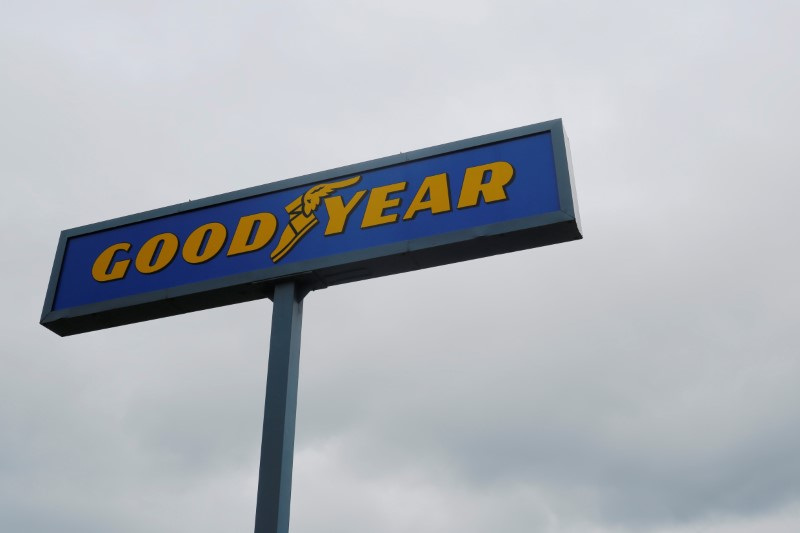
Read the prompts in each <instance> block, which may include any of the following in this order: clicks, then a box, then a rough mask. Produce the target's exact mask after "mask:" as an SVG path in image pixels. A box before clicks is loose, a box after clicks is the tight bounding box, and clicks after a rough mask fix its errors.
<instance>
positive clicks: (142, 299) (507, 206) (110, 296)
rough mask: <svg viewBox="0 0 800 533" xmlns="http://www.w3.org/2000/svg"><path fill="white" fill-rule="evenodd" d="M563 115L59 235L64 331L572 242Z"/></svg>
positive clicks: (48, 319)
mask: <svg viewBox="0 0 800 533" xmlns="http://www.w3.org/2000/svg"><path fill="white" fill-rule="evenodd" d="M580 237H581V235H580V229H579V226H578V222H577V209H576V205H575V202H574V197H573V192H572V181H571V177H570V173H569V161H568V153H567V147H566V138H565V136H564V133H563V129H562V127H561V121H559V120H556V121H552V122H547V123H543V124H538V125H534V126H527V127H524V128H518V129H516V130H510V131H507V132H502V133H497V134H493V135H487V136H484V137H479V138H476V139H470V140H467V141H461V142H457V143H451V144H449V145H443V146H439V147H435V148H429V149H425V150H419V151H417V152H412V153H408V154H401V155H398V156H393V157H388V158H384V159H380V160H375V161H370V162H367V163H361V164H358V165H352V166H350V167H344V168H341V169H335V170H331V171H326V172H321V173H317V174H313V175H309V176H303V177H300V178H294V179H291V180H287V181H283V182H278V183H273V184H269V185H265V186H262V187H256V188H253V189H248V190H244V191H238V192H235V193H230V194H226V195H221V196H218V197H212V198H208V199H205V200H200V201H196V202H190V203H188V204H183V205H179V206H173V207H170V208H164V209H160V210H156V211H152V212H148V213H142V214H139V215H133V216H130V217H125V218H121V219H117V220H112V221H108V222H103V223H99V224H94V225H91V226H87V227H83V228H76V229H73V230H67V231H65V232H63V233H62V236H61V241H60V243H59V249H58V253H57V257H56V262H55V265H54V269H53V275H52V277H51V283H50V288H49V290H48V295H47V300H46V302H45V309H44V312H43V316H42V323H43V324H44V325H45V326H47V327H49V328H50V329H52V330H53V331H55V332H56V333H59V334H62V335H69V334H73V333H80V332H83V331H91V330H94V329H100V328H105V327H111V326H115V325H120V324H126V323H130V322H136V321H141V320H148V319H151V318H157V317H161V316H168V315H173V314H178V313H184V312H188V311H194V310H197V309H203V308H209V307H214V306H218V305H225V304H228V303H235V302H240V301H245V300H251V299H255V298H262V297H270V296H271V290H272V287H273V286H274V284H275V282H276V280H279V279H280V280H286V279H295V280H297V281H299V282H301V283H302V284H304V285H305V286H307V287H308V289H317V288H321V287H325V286H328V285H333V284H337V283H343V282H347V281H354V280H357V279H365V278H370V277H375V276H382V275H386V274H392V273H397V272H403V271H408V270H414V269H418V268H425V267H427V266H434V265H440V264H444V263H449V262H455V261H462V260H465V259H472V258H475V257H481V256H486V255H491V254H496V253H503V252H508V251H513V250H519V249H523V248H530V247H534V246H541V245H544V244H551V243H555V242H563V241H567V240H573V239H579V238H580Z"/></svg>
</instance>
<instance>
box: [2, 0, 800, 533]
mask: <svg viewBox="0 0 800 533" xmlns="http://www.w3.org/2000/svg"><path fill="white" fill-rule="evenodd" d="M796 6H797V4H796V3H795V2H791V1H786V2H778V1H764V2H745V1H741V2H734V1H724V2H723V1H719V2H711V1H706V2H698V1H691V2H689V1H687V2H683V1H671V2H634V1H631V2H621V1H614V2H589V1H584V2H577V1H576V2H555V1H552V2H536V1H522V0H518V1H510V0H509V1H498V0H492V1H478V0H474V1H473V0H469V1H467V0H460V1H449V2H438V1H436V0H425V1H417V0H403V1H402V2H369V1H341V2H323V1H317V2H311V1H296V2H291V3H289V2H281V3H278V2H246V1H229V2H210V1H198V0H193V1H186V2H177V1H176V2H163V1H159V2H155V1H143V0H137V1H132V0H118V1H115V2H105V1H78V0H76V1H72V2H57V1H49V2H48V1H44V2H42V1H34V0H24V1H15V0H6V1H5V2H4V3H3V4H2V7H1V8H0V10H1V11H0V177H1V178H2V184H3V194H2V195H1V196H0V221H2V224H3V228H4V230H3V231H2V233H0V244H1V245H2V250H3V253H2V254H0V267H1V268H2V276H1V277H0V291H1V293H2V295H3V298H2V302H3V303H2V306H1V307H0V334H1V335H2V353H1V354H0V365H2V366H0V391H2V392H1V393H0V394H2V401H0V531H3V532H9V533H16V532H24V533H28V532H44V533H47V532H59V533H72V532H76V533H77V532H80V533H94V532H97V533H101V532H102V533H106V532H111V531H113V532H123V533H127V532H148V533H162V532H164V533H166V532H174V531H193V532H197V533H203V532H220V531H252V529H253V522H254V512H255V498H256V485H257V472H258V460H259V446H260V435H261V423H262V414H263V399H264V389H265V382H266V369H267V350H268V342H269V334H270V332H269V327H270V315H271V309H272V304H271V303H270V302H269V301H268V300H264V301H257V302H251V303H247V304H241V305H236V306H231V307H226V308H221V309H216V310H211V311H201V312H197V313H192V314H189V315H184V316H180V317H173V318H167V319H162V320H158V321H153V322H148V323H142V324H136V325H131V326H125V327H120V328H115V329H111V330H105V331H100V332H94V333H88V334H84V335H78V336H74V337H69V338H60V337H58V336H56V335H55V334H53V333H51V332H50V331H48V330H46V329H45V328H43V327H41V326H40V325H39V324H38V321H39V315H40V313H41V307H42V303H43V301H44V296H45V291H46V287H47V282H48V278H49V274H50V269H51V266H52V261H53V257H54V254H55V248H56V243H57V241H58V236H59V232H60V231H61V230H63V229H67V228H71V227H75V226H80V225H84V224H89V223H93V222H98V221H102V220H106V219H109V218H115V217H118V216H122V215H127V214H132V213H137V212H140V211H145V210H149V209H154V208H158V207H162V206H166V205H171V204H176V203H180V202H184V201H187V200H189V199H198V198H203V197H206V196H210V195H214V194H219V193H224V192H228V191H232V190H237V189H241V188H245V187H250V186H254V185H259V184H263V183H268V182H272V181H277V180H281V179H285V178H290V177H294V176H298V175H301V174H305V173H308V172H313V171H320V170H325V169H328V168H333V167H337V166H341V165H345V164H349V163H356V162H360V161H365V160H368V159H373V158H376V157H382V156H388V155H393V154H396V153H399V152H405V151H409V150H413V149H417V148H423V147H426V146H431V145H435V144H440V143H444V142H449V141H455V140H459V139H464V138H468V137H472V136H476V135H480V134H484V133H491V132H495V131H500V130H505V129H508V128H512V127H517V126H522V125H526V124H532V123H537V122H542V121H545V120H550V119H553V118H563V120H564V125H565V128H566V131H567V134H568V135H569V137H570V141H571V145H572V157H573V166H574V174H575V179H576V184H577V194H578V200H579V206H580V211H581V219H582V224H583V230H584V236H585V238H584V240H582V241H577V242H571V243H566V244H559V245H556V246H551V247H547V248H540V249H535V250H528V251H524V252H518V253H514V254H507V255H503V256H496V257H492V258H488V259H482V260H476V261H471V262H468V263H461V264H456V265H449V266H445V267H439V268H435V269H430V270H426V271H421V272H414V273H409V274H402V275H398V276H393V277H388V278H382V279H377V280H371V281H365V282H359V283H355V284H349V285H343V286H338V287H334V288H329V289H326V290H323V291H319V292H314V293H312V294H310V295H309V296H308V297H307V299H306V301H305V316H304V324H303V326H304V328H303V339H302V353H301V357H300V360H301V363H300V364H301V368H300V392H299V405H298V413H297V440H296V446H295V470H294V474H295V476H294V489H293V493H292V518H291V531H292V532H293V533H312V532H313V533H317V532H339V533H374V532H388V533H400V532H403V533H405V532H409V531H419V532H432V533H440V532H441V533H443V532H458V533H478V532H487V531H492V532H504V533H523V532H524V533H528V532H539V531H542V532H569V533H583V532H590V533H610V532H647V533H689V532H714V533H716V532H722V533H744V532H751V531H759V532H766V533H772V532H781V533H783V532H787V531H800V401H798V400H800V341H798V329H799V327H800V321H798V310H797V307H798V303H797V302H798V300H799V299H800V283H798V280H797V272H798V257H799V256H800V253H798V244H799V243H800V239H798V231H797V222H796V219H797V214H796V213H797V202H798V198H800V186H799V185H798V178H799V177H800V162H798V161H799V159H798V149H797V139H798V135H797V124H798V122H800V104H798V101H799V97H798V95H800V60H799V59H798V57H799V56H798V50H800V32H798V28H797V22H798V20H800V7H796Z"/></svg>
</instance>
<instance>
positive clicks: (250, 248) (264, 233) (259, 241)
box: [228, 213, 278, 256]
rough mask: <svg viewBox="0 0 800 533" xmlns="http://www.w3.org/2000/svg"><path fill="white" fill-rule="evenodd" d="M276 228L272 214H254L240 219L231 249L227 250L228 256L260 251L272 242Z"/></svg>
mask: <svg viewBox="0 0 800 533" xmlns="http://www.w3.org/2000/svg"><path fill="white" fill-rule="evenodd" d="M277 228H278V219H277V218H275V215H273V214H272V213H256V214H255V215H248V216H246V217H242V218H240V219H239V225H237V226H236V231H235V232H234V233H233V239H231V247H230V248H228V256H231V255H238V254H243V253H246V252H255V251H256V250H260V249H261V248H263V247H265V246H266V245H267V244H268V243H269V241H271V240H272V237H274V236H275V230H276V229H277ZM254 229H255V233H254Z"/></svg>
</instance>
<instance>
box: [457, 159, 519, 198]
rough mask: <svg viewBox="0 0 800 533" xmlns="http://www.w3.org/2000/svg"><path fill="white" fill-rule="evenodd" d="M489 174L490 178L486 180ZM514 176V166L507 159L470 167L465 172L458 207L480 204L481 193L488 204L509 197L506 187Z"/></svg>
mask: <svg viewBox="0 0 800 533" xmlns="http://www.w3.org/2000/svg"><path fill="white" fill-rule="evenodd" d="M487 174H489V178H488V179H486V180H485V181H484V179H485V178H486V175H487ZM513 178H514V167H512V166H511V165H510V164H509V163H507V162H505V161H497V162H495V163H489V164H488V165H479V166H477V167H469V168H468V169H467V170H466V172H465V173H464V184H463V185H462V186H461V195H460V196H459V198H458V208H459V209H463V208H465V207H474V206H476V205H478V199H479V197H480V196H481V195H483V200H484V201H485V202H486V203H487V204H490V203H492V202H499V201H501V200H506V199H508V195H507V194H506V189H505V187H506V185H508V184H509V183H511V180H512V179H513Z"/></svg>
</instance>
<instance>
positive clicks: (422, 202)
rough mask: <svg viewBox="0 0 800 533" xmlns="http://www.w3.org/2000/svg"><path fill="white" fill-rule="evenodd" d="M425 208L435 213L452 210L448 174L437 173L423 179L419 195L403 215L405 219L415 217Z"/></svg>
mask: <svg viewBox="0 0 800 533" xmlns="http://www.w3.org/2000/svg"><path fill="white" fill-rule="evenodd" d="M426 198H427V200H426ZM425 210H430V212H431V213H432V214H434V215H435V214H436V213H446V212H447V211H450V188H449V187H448V185H447V174H436V175H435V176H428V177H427V178H425V180H423V182H422V185H420V187H419V190H418V191H417V195H416V196H415V197H414V200H413V201H412V202H411V205H409V206H408V210H407V211H406V214H405V215H403V220H409V219H413V218H414V217H415V216H417V213H418V212H420V211H425Z"/></svg>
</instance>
